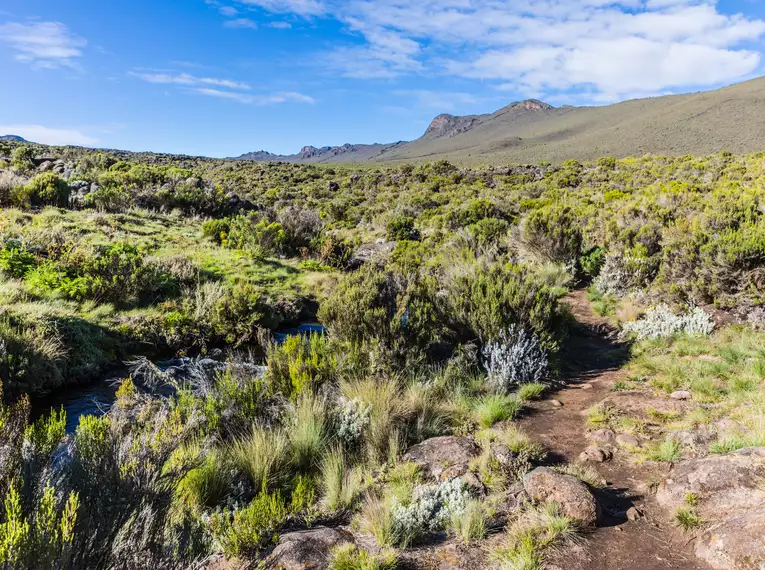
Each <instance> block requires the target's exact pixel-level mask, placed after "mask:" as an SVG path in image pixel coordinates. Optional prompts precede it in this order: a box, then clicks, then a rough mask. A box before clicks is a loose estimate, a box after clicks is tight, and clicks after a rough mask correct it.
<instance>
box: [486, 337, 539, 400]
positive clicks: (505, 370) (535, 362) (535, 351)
mask: <svg viewBox="0 0 765 570" xmlns="http://www.w3.org/2000/svg"><path fill="white" fill-rule="evenodd" d="M483 356H484V359H485V361H486V370H487V371H488V373H489V385H490V386H491V387H492V388H493V389H494V390H495V391H497V392H501V393H509V392H510V391H512V390H513V389H515V388H517V387H518V386H520V385H522V384H534V383H539V382H542V381H544V380H546V379H548V377H549V374H550V368H549V361H548V358H547V353H546V352H545V350H544V349H543V348H542V347H541V345H540V342H539V339H538V338H537V337H536V336H535V335H533V334H530V333H528V332H526V331H525V330H524V329H523V328H521V327H519V326H517V325H510V327H508V328H507V329H505V330H503V331H502V332H500V334H499V338H498V339H497V340H495V341H491V342H489V343H488V344H487V345H486V347H485V348H484V350H483Z"/></svg>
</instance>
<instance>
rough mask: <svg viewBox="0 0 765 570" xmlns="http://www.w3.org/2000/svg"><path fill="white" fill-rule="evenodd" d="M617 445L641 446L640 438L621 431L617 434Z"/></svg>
mask: <svg viewBox="0 0 765 570" xmlns="http://www.w3.org/2000/svg"><path fill="white" fill-rule="evenodd" d="M616 445H618V446H619V447H640V440H639V439H638V438H636V437H635V436H634V435H630V434H628V433H620V434H619V435H617V436H616Z"/></svg>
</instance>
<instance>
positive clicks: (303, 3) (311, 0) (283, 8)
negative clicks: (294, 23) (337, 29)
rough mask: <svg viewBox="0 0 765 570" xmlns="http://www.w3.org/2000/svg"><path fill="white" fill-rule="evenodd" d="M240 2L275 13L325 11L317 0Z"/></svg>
mask: <svg viewBox="0 0 765 570" xmlns="http://www.w3.org/2000/svg"><path fill="white" fill-rule="evenodd" d="M239 1H240V2H241V3H242V4H248V5H250V6H258V7H260V8H263V9H264V10H268V11H269V12H274V13H277V14H298V15H299V16H321V15H323V14H324V13H325V12H326V9H325V6H324V4H323V3H322V2H320V1H319V0H239Z"/></svg>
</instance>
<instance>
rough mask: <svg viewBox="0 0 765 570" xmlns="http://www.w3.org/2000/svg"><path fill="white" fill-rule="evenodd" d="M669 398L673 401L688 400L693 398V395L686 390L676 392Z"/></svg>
mask: <svg viewBox="0 0 765 570" xmlns="http://www.w3.org/2000/svg"><path fill="white" fill-rule="evenodd" d="M669 397H670V398H672V399H673V400H690V399H691V398H692V397H693V394H691V393H690V392H689V391H688V390H678V391H677V392H672V393H671V394H670V395H669Z"/></svg>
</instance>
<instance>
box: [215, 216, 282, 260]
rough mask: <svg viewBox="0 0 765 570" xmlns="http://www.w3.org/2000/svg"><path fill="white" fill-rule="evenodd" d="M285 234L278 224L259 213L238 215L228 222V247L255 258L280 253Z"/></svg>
mask: <svg viewBox="0 0 765 570" xmlns="http://www.w3.org/2000/svg"><path fill="white" fill-rule="evenodd" d="M286 243H287V234H286V233H285V231H284V229H283V228H282V225H281V224H280V223H279V222H272V221H270V220H269V219H268V218H267V217H266V216H264V215H263V214H262V213H259V212H249V213H247V214H240V215H239V216H237V217H235V218H233V219H232V220H231V222H230V229H229V234H228V245H229V246H230V247H233V248H235V249H243V250H245V251H247V252H249V253H251V254H252V255H254V256H256V257H260V256H266V255H274V254H277V253H282V252H283V251H284V247H285V245H286Z"/></svg>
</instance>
